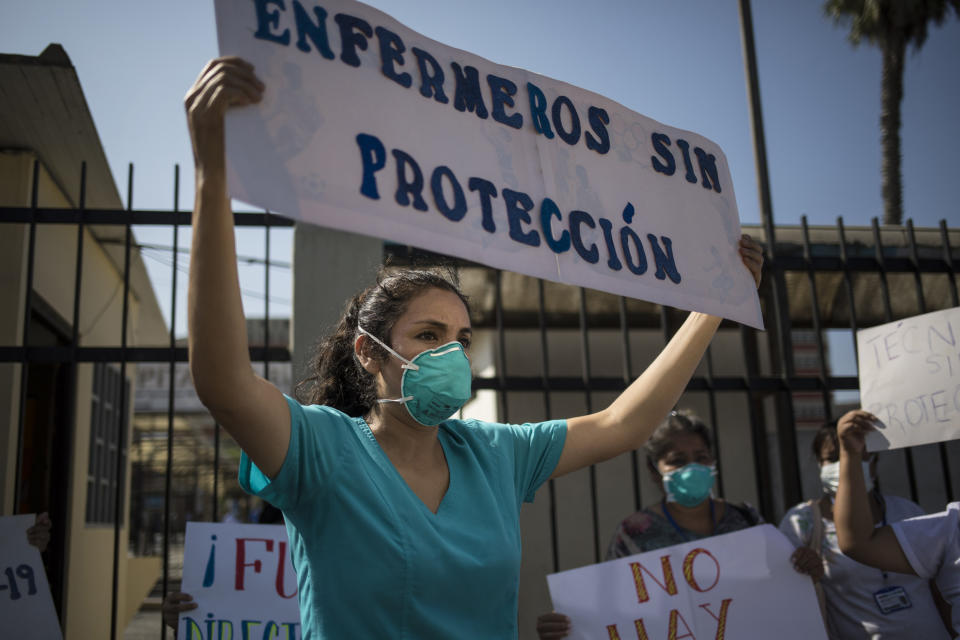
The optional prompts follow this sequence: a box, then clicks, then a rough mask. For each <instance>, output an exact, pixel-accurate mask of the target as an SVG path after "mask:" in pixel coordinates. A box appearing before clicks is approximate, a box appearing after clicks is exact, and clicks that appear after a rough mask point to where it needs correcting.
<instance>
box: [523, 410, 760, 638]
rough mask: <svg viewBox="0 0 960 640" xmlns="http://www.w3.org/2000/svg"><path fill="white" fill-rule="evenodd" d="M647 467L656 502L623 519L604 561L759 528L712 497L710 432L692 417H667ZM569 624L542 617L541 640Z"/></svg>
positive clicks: (747, 512)
mask: <svg viewBox="0 0 960 640" xmlns="http://www.w3.org/2000/svg"><path fill="white" fill-rule="evenodd" d="M644 449H645V450H646V453H647V467H648V469H649V471H650V474H651V477H652V478H653V480H654V482H656V483H657V484H658V485H659V486H660V488H661V491H662V492H663V497H662V498H661V500H660V501H659V502H657V503H655V504H652V505H650V506H648V507H646V508H644V509H642V510H640V511H638V512H637V513H634V514H633V515H631V516H629V517H628V518H626V519H625V520H624V521H623V522H621V523H620V526H619V527H617V531H616V533H614V536H613V539H612V540H611V541H610V545H609V547H608V548H607V555H606V558H605V559H606V560H614V559H616V558H624V557H627V556H632V555H635V554H638V553H643V552H645V551H653V550H654V549H661V548H663V547H669V546H673V545H676V544H682V543H684V542H689V541H691V540H698V539H700V538H706V537H709V536H713V535H717V534H721V533H730V532H733V531H739V530H741V529H746V528H747V527H751V526H753V525H755V524H758V523H761V522H763V519H762V518H761V517H760V514H759V513H757V511H756V510H755V509H754V508H753V507H751V506H750V505H748V504H746V503H741V504H735V503H732V502H728V501H726V500H724V499H722V498H718V497H715V496H714V491H713V489H714V485H715V483H716V476H717V465H716V460H715V458H714V456H713V452H712V451H711V437H710V430H709V429H708V428H707V426H706V425H705V424H704V423H703V421H702V420H700V418H698V417H697V416H696V414H694V413H693V412H692V411H672V412H670V415H669V416H667V419H666V420H665V421H664V422H663V423H662V424H661V425H660V426H659V427H657V429H656V431H654V432H653V435H651V436H650V439H649V440H648V441H647V443H646V445H645V446H644ZM570 630H571V627H570V621H569V618H567V617H566V616H565V615H564V614H563V613H561V612H552V613H546V614H543V615H541V616H540V617H539V618H538V620H537V632H538V633H539V635H540V638H541V639H542V640H553V639H555V638H563V637H566V636H567V635H568V634H569V633H570Z"/></svg>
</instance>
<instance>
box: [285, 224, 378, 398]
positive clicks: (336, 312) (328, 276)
mask: <svg viewBox="0 0 960 640" xmlns="http://www.w3.org/2000/svg"><path fill="white" fill-rule="evenodd" d="M382 261H383V240H380V239H378V238H371V237H368V236H361V235H357V234H355V233H347V232H345V231H335V230H332V229H326V228H323V227H318V226H315V225H309V224H298V225H296V227H294V230H293V317H292V318H291V319H290V324H291V328H290V335H291V340H292V341H293V343H292V344H291V345H290V353H291V356H292V358H293V363H292V364H293V383H294V385H296V383H297V382H299V381H300V380H301V379H302V378H303V374H304V371H305V367H306V365H307V362H308V361H309V359H310V353H311V349H312V347H313V345H314V344H315V343H316V341H317V340H318V339H319V338H321V337H322V336H324V335H326V334H327V333H328V332H330V331H332V330H333V329H334V328H335V327H336V325H337V322H338V321H339V320H340V316H341V315H342V314H343V309H344V305H345V304H346V302H347V300H349V299H350V298H351V297H352V296H353V295H354V294H355V293H357V292H358V291H360V290H361V289H363V288H364V287H366V286H367V285H369V284H371V283H372V282H373V281H374V280H375V278H376V274H377V269H378V268H379V266H380V264H381V262H382Z"/></svg>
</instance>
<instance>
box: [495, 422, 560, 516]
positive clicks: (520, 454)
mask: <svg viewBox="0 0 960 640" xmlns="http://www.w3.org/2000/svg"><path fill="white" fill-rule="evenodd" d="M503 426H504V427H506V428H507V430H508V432H509V433H510V434H511V435H512V436H513V437H512V438H511V440H512V442H513V463H514V482H515V483H516V490H517V502H518V503H519V502H520V500H524V501H526V502H533V498H534V494H535V493H536V491H537V489H539V488H540V485H542V484H543V483H544V482H546V481H547V480H548V479H549V478H550V474H552V473H553V470H554V469H555V468H556V467H557V462H559V461H560V454H561V453H562V452H563V443H564V442H565V441H566V438H567V421H566V420H548V421H546V422H537V423H527V424H521V425H516V424H511V425H503Z"/></svg>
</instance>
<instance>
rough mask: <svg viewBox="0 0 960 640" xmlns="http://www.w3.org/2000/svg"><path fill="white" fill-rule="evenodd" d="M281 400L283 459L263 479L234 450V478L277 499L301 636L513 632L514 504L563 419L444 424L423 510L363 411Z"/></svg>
mask: <svg viewBox="0 0 960 640" xmlns="http://www.w3.org/2000/svg"><path fill="white" fill-rule="evenodd" d="M287 403H288V405H289V407H290V421H291V430H290V445H289V448H288V451H287V457H286V459H285V460H284V462H283V466H282V467H281V469H280V471H279V472H278V473H277V476H276V477H275V478H274V479H273V480H272V481H271V480H270V479H269V478H267V477H266V476H265V475H264V474H263V473H262V472H261V471H260V470H259V469H258V468H257V467H256V465H254V464H253V463H252V462H251V461H250V459H249V458H248V457H247V455H246V454H245V453H244V454H243V455H242V457H241V461H240V485H241V486H242V487H243V488H244V490H246V491H248V492H250V493H253V494H256V495H258V496H260V497H261V498H263V499H264V500H266V501H268V502H270V503H272V504H273V505H275V506H277V507H278V508H280V509H281V510H282V511H283V514H284V517H285V519H286V526H287V534H288V536H289V539H290V552H291V555H292V560H293V566H294V568H295V569H296V571H297V583H298V587H299V593H298V596H299V602H300V622H301V625H302V637H303V639H304V640H318V639H320V638H330V639H342V638H410V639H418V640H425V639H429V638H460V639H470V638H476V639H477V640H481V639H482V640H490V639H491V638H515V637H517V591H518V585H519V574H520V507H521V504H522V503H523V502H524V501H527V502H532V501H533V496H534V492H535V491H536V489H537V488H538V487H539V486H540V485H541V484H543V483H544V482H545V481H546V480H547V479H548V478H549V477H550V474H551V473H552V472H553V470H554V468H555V467H556V465H557V461H558V460H559V459H560V453H561V451H562V450H563V444H564V440H565V438H566V426H567V425H566V421H564V420H554V421H548V422H541V423H537V424H524V425H507V424H493V423H488V422H482V421H478V420H447V421H445V422H443V423H441V424H440V426H439V430H438V438H439V440H440V444H441V446H442V447H443V451H444V454H445V455H446V459H447V465H448V467H449V469H450V485H449V487H448V489H447V492H446V494H445V495H444V497H443V500H442V501H441V503H440V507H439V509H438V510H437V513H433V512H431V511H430V510H429V509H428V508H427V507H426V505H425V504H424V503H423V502H422V501H421V500H420V499H419V498H418V497H417V495H416V494H414V493H413V491H411V490H410V488H409V487H408V486H407V484H406V482H405V481H404V480H403V478H402V477H401V476H400V474H399V473H398V472H397V470H396V469H395V468H394V466H393V464H392V463H391V462H390V460H389V459H388V458H387V456H386V454H385V453H384V451H383V450H382V449H381V448H380V445H379V444H378V443H377V441H376V439H375V438H374V436H373V433H372V432H371V431H370V428H369V426H368V425H367V423H366V422H365V421H364V420H363V419H362V418H351V417H349V416H347V415H346V414H344V413H342V412H340V411H338V410H336V409H332V408H330V407H324V406H318V405H314V406H307V407H305V406H301V405H300V404H299V403H297V402H296V401H295V400H293V399H292V398H289V397H288V398H287Z"/></svg>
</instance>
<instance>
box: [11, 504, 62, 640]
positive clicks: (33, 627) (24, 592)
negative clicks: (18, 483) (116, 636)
mask: <svg viewBox="0 0 960 640" xmlns="http://www.w3.org/2000/svg"><path fill="white" fill-rule="evenodd" d="M35 524H36V521H35V518H34V516H33V514H29V515H17V516H5V517H0V620H3V627H4V628H5V629H8V630H12V629H16V633H17V636H16V637H17V638H23V639H24V640H59V639H60V638H62V637H63V636H62V634H61V633H60V626H59V623H58V621H57V612H56V610H55V609H54V607H53V599H52V598H51V597H50V587H49V585H48V584H47V574H46V572H45V571H44V568H43V561H42V560H41V559H40V551H39V550H38V549H37V547H35V546H33V545H32V544H31V543H30V542H29V541H28V533H27V531H28V529H31V528H32V527H33V526H34V525H35ZM41 528H42V527H41ZM34 537H35V538H36V537H37V533H36V532H35V534H34ZM41 537H42V536H41Z"/></svg>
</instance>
